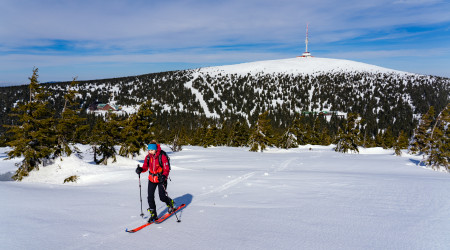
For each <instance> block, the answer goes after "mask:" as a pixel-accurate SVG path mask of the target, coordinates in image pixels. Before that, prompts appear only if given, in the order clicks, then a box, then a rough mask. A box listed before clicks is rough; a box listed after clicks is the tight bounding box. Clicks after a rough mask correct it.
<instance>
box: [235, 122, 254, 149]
mask: <svg viewBox="0 0 450 250" xmlns="http://www.w3.org/2000/svg"><path fill="white" fill-rule="evenodd" d="M249 137H250V132H249V127H248V125H247V123H241V122H239V121H237V122H236V123H235V124H234V126H233V131H232V134H231V146H232V147H243V146H247V145H248V140H249Z"/></svg>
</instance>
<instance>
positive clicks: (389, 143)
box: [382, 127, 395, 149]
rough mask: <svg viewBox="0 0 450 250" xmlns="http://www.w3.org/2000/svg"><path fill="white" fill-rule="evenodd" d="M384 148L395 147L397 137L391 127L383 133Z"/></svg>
mask: <svg viewBox="0 0 450 250" xmlns="http://www.w3.org/2000/svg"><path fill="white" fill-rule="evenodd" d="M382 138H383V148H384V149H389V148H392V147H394V143H395V138H394V136H393V135H392V130H391V128H390V127H388V128H387V129H386V131H385V132H384V133H383V137H382Z"/></svg>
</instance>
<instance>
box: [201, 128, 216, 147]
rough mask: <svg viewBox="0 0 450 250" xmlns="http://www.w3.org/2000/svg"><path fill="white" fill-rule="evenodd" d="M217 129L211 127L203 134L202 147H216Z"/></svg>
mask: <svg viewBox="0 0 450 250" xmlns="http://www.w3.org/2000/svg"><path fill="white" fill-rule="evenodd" d="M218 132H219V129H217V127H216V125H215V124H213V125H211V126H210V127H209V128H208V129H207V130H206V134H205V138H204V140H203V143H202V146H203V147H205V148H207V147H208V146H217V135H218Z"/></svg>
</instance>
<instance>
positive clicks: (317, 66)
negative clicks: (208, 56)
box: [199, 57, 411, 75]
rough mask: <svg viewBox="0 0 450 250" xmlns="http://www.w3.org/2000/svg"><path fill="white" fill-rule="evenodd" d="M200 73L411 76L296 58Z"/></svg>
mask: <svg viewBox="0 0 450 250" xmlns="http://www.w3.org/2000/svg"><path fill="white" fill-rule="evenodd" d="M199 71H200V72H203V73H209V74H210V75H217V74H238V75H247V74H248V73H250V74H257V73H263V74H273V73H284V74H315V73H338V72H367V73H396V74H411V73H407V72H403V71H398V70H393V69H388V68H383V67H379V66H375V65H371V64H366V63H360V62H355V61H350V60H342V59H330V58H318V57H310V58H307V57H297V58H288V59H282V60H269V61H258V62H249V63H241V64H235V65H226V66H217V67H207V68H201V69H199Z"/></svg>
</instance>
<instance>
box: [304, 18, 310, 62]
mask: <svg viewBox="0 0 450 250" xmlns="http://www.w3.org/2000/svg"><path fill="white" fill-rule="evenodd" d="M308 31H309V23H306V39H305V45H306V50H305V52H303V54H302V57H312V56H311V53H309V52H308Z"/></svg>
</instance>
